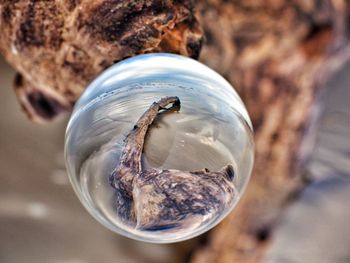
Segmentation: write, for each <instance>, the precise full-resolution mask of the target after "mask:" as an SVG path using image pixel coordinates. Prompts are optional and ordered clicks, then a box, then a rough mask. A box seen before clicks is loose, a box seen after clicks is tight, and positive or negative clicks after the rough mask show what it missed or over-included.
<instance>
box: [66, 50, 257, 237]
mask: <svg viewBox="0 0 350 263" xmlns="http://www.w3.org/2000/svg"><path fill="white" fill-rule="evenodd" d="M169 96H176V97H177V98H179V100H180V102H181V107H180V109H178V110H177V111H171V112H164V113H162V114H159V115H158V116H157V117H156V118H155V120H154V121H153V123H152V124H151V125H150V126H149V127H148V130H147V133H146V136H145V139H144V145H143V151H142V158H141V166H142V170H143V171H145V170H147V171H154V170H155V171H158V172H159V173H160V172H164V171H166V172H167V173H169V179H168V181H167V179H166V181H165V182H163V181H161V180H160V179H159V178H160V176H159V177H156V176H158V175H155V177H154V178H151V179H150V180H149V181H147V182H148V183H146V182H145V181H144V180H146V179H143V176H144V174H143V173H140V174H138V175H137V179H135V180H134V179H132V180H131V181H130V189H129V190H126V191H129V192H128V194H129V196H130V197H131V198H129V199H127V201H125V200H124V201H123V202H122V203H121V202H117V201H116V198H117V196H118V191H119V190H118V189H119V188H116V186H115V185H116V184H118V178H119V177H118V178H117V177H115V178H114V177H113V172H115V171H116V169H118V166H119V165H120V158H121V155H122V154H123V151H124V150H125V144H126V137H127V135H128V134H129V133H130V132H131V131H132V130H133V129H135V124H136V122H137V121H138V119H139V118H140V117H141V115H142V114H143V113H145V112H146V111H147V109H148V108H149V107H150V106H151V105H152V103H154V102H157V101H159V100H160V99H161V98H164V97H169ZM65 156H66V166H67V169H68V173H69V176H70V180H71V182H72V184H73V187H74V189H75V191H76V193H77V195H78V197H79V199H80V200H81V202H82V203H83V205H84V206H85V208H86V209H87V210H88V211H89V212H90V213H91V215H92V216H94V217H95V218H96V219H97V220H98V221H99V222H100V223H102V224H103V225H105V226H106V227H108V228H109V229H111V230H112V231H114V232H116V233H119V234H122V235H124V236H127V237H130V238H133V239H137V240H142V241H148V242H154V243H170V242H176V241H181V240H185V239H188V238H191V237H194V236H197V235H199V234H201V233H203V232H205V231H207V230H209V229H210V228H212V227H214V226H215V225H216V224H217V223H219V222H220V221H221V220H222V219H223V218H224V217H225V216H226V215H227V214H228V213H229V212H231V210H232V209H233V208H234V206H235V205H236V204H237V202H238V201H239V199H240V196H241V195H242V193H243V191H244V189H245V186H246V184H247V182H248V181H249V177H250V173H251V170H252V165H253V156H254V142H253V137H252V126H251V122H250V119H249V116H248V114H247V111H246V109H245V107H244V105H243V103H242V101H241V100H240V98H239V97H238V95H237V93H236V92H235V91H234V89H233V87H232V86H231V85H230V84H229V83H228V82H227V81H226V80H224V79H223V78H222V77H221V76H220V75H219V74H217V73H216V72H214V71H213V70H211V69H210V68H208V67H206V66H205V65H203V64H201V63H199V62H197V61H195V60H192V59H190V58H186V57H182V56H178V55H170V54H149V55H140V56H136V57H133V58H130V59H127V60H124V61H122V62H120V63H118V64H115V65H113V66H112V67H110V68H109V69H107V70H105V71H104V72H103V73H102V74H101V75H100V76H99V77H97V78H96V79H95V81H94V82H92V83H91V84H90V85H89V87H88V88H87V89H86V91H85V92H84V94H83V95H82V96H81V98H80V99H79V101H78V102H77V104H76V106H75V109H74V111H73V114H72V116H71V119H70V121H69V124H68V127H67V131H66V142H65ZM228 166H229V167H231V168H230V169H229V170H230V171H228V172H220V171H226V170H227V169H226V170H225V169H224V168H225V167H228ZM204 169H206V170H204ZM223 169H224V170H223ZM169 171H170V172H169ZM196 171H201V172H196ZM132 176H134V175H132ZM112 177H113V178H114V179H113V180H114V181H113V182H112V181H111V178H112ZM135 178H136V176H135ZM157 178H158V179H159V180H158V179H157ZM162 178H163V177H162ZM181 178H182V179H181ZM153 179H154V181H152V180H153ZM157 180H158V181H157ZM135 181H138V182H141V184H142V183H144V184H145V185H146V186H144V187H143V188H142V187H140V186H139V185H138V184H137V183H135ZM160 182H162V185H159V184H160ZM164 185H166V186H164ZM138 187H139V188H138ZM164 187H167V188H166V189H167V190H165V192H162V189H163V190H164V189H165V188H164ZM150 188H152V189H151V190H149V193H148V195H146V194H145V195H142V193H143V192H142V191H146V190H145V189H150ZM147 191H148V190H147ZM215 191H216V192H215ZM227 191H229V192H230V194H228V193H227ZM140 192H141V194H140ZM155 193H156V194H157V195H156V197H154V196H153V194H154V195H155ZM169 193H170V194H169ZM216 193H218V194H216ZM149 196H151V197H152V196H153V197H154V198H156V199H151V198H150V199H148V197H149ZM153 197H152V198H153ZM219 197H220V198H219ZM118 200H119V199H118ZM154 200H156V201H154ZM140 204H142V206H141V205H140ZM169 204H170V205H169ZM202 205H203V207H202V208H201V209H199V208H198V206H202ZM140 207H141V208H140ZM174 207H175V208H174ZM127 209H128V211H129V212H128V213H129V214H130V215H131V216H130V217H127V218H121V212H120V211H124V210H127ZM135 211H136V212H135ZM140 211H141V212H140ZM166 216H167V217H168V218H165V217H166ZM140 218H141V219H140ZM169 218H170V219H169ZM140 221H142V222H146V223H144V224H143V225H142V224H141V223H140ZM145 225H147V227H145ZM142 226H143V227H142Z"/></svg>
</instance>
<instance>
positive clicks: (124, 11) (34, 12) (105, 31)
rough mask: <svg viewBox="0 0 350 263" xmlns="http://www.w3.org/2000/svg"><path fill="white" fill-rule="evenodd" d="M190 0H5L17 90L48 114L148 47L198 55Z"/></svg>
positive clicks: (3, 22)
mask: <svg viewBox="0 0 350 263" xmlns="http://www.w3.org/2000/svg"><path fill="white" fill-rule="evenodd" d="M193 13H194V11H193V6H192V4H191V2H190V1H188V0H185V1H156V0H140V1H132V0H125V1H112V0H108V1H106V0H98V1H95V0H88V1H80V0H63V1H61V0H51V1H35V0H15V1H13V0H0V28H1V37H0V53H2V54H3V55H4V57H5V58H6V60H7V61H8V62H9V63H10V64H12V65H13V66H14V67H15V68H16V70H17V71H18V72H19V75H18V77H17V78H16V81H15V89H16V94H17V97H18V99H19V101H20V103H21V105H22V108H23V109H24V111H25V112H26V113H27V115H28V117H29V118H31V119H32V120H33V121H37V122H44V121H46V120H50V119H52V118H54V117H55V116H57V114H58V113H60V112H64V111H69V110H71V108H72V105H73V104H74V102H75V101H76V100H77V99H78V97H79V96H80V94H81V92H82V91H83V90H84V88H86V86H87V85H88V83H89V82H90V81H92V80H93V79H94V78H95V77H96V75H98V74H99V73H100V72H101V71H102V70H103V69H105V68H106V67H109V66H110V65H112V64H113V63H115V62H117V61H120V60H122V59H124V58H127V57H130V56H134V55H137V54H142V53H149V52H173V53H179V54H182V55H185V56H191V57H198V55H199V51H200V47H201V40H202V32H201V29H200V26H199V23H198V22H197V20H196V18H195V17H194V15H193Z"/></svg>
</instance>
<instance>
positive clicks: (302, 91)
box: [0, 0, 350, 263]
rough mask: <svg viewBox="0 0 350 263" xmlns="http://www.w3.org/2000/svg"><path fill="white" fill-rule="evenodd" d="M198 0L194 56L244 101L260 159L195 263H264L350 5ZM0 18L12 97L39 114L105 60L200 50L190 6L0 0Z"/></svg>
mask: <svg viewBox="0 0 350 263" xmlns="http://www.w3.org/2000/svg"><path fill="white" fill-rule="evenodd" d="M120 3H122V4H120ZM160 3H161V4H160ZM195 5H196V8H197V12H198V16H197V17H198V19H199V21H200V24H201V25H202V27H203V30H204V46H203V50H202V53H201V57H200V59H201V61H202V62H204V63H205V64H207V65H209V66H210V67H212V68H214V69H215V70H217V71H218V72H219V73H221V74H222V75H223V76H224V77H226V78H227V79H228V80H229V81H230V82H231V83H232V84H233V85H234V87H235V88H236V89H237V91H238V92H239V94H240V96H241V97H242V99H243V100H244V102H245V104H246V106H247V108H248V111H249V113H250V116H251V118H252V121H253V125H254V129H255V143H256V162H255V168H254V172H253V175H252V179H251V182H250V184H249V186H248V188H247V191H246V193H245V194H244V196H243V198H242V200H241V201H240V203H239V204H238V206H237V208H236V209H235V210H234V212H233V213H231V214H230V215H229V216H228V217H227V218H226V219H225V220H224V221H223V222H222V223H221V224H220V225H219V226H218V227H216V228H215V229H214V230H213V231H211V232H210V234H209V236H208V240H207V242H206V244H205V245H203V246H201V247H198V248H197V249H196V251H194V253H193V254H192V257H191V261H192V262H196V263H197V262H261V260H262V259H263V256H264V253H265V252H266V249H267V248H268V244H269V243H270V241H271V240H272V237H273V230H274V228H275V226H276V224H277V223H278V220H279V218H280V215H281V214H282V212H283V209H284V208H285V206H286V205H287V204H289V203H290V202H291V201H292V200H293V199H294V198H295V197H296V196H297V194H298V193H299V192H300V191H302V190H303V189H304V188H305V186H306V185H307V184H308V183H309V182H310V181H311V180H312V178H311V177H310V176H309V174H308V172H307V170H305V167H306V163H307V161H308V155H309V153H310V149H312V144H309V142H310V141H312V140H310V137H312V127H313V124H314V123H315V122H316V121H317V116H318V114H317V113H318V109H319V100H318V98H319V95H320V94H321V92H322V91H323V90H324V87H325V84H326V82H327V80H328V79H329V78H330V77H331V76H332V74H333V73H334V72H335V71H336V70H337V69H339V67H340V66H341V65H342V64H343V63H344V62H345V61H346V60H348V59H349V58H350V47H349V38H350V29H349V28H350V3H349V1H347V0H314V1H312V0H309V1H304V0H288V1H287V0H266V1H262V0H261V1H256V0H244V1H243V0H242V1H239V0H231V1H224V0H207V1H204V0H199V1H196V4H195ZM0 14H1V18H0V27H1V30H2V32H3V33H2V37H1V39H0V51H1V53H2V54H3V55H4V56H5V58H6V59H7V60H8V61H9V62H10V63H11V64H12V65H13V66H14V67H15V68H16V69H17V70H18V71H19V72H20V73H21V74H22V76H23V77H17V79H16V81H15V87H16V92H17V95H18V97H19V100H20V102H21V103H22V105H23V107H24V109H25V110H26V111H27V113H29V116H30V117H31V118H32V119H34V120H37V121H44V120H47V119H51V118H53V117H54V116H55V115H56V114H57V113H58V112H60V111H64V110H69V109H71V107H72V105H73V104H74V102H75V101H76V99H77V98H78V97H79V95H80V93H81V92H82V91H83V89H84V87H86V84H87V83H89V81H91V80H92V79H93V78H95V76H96V75H97V74H98V73H99V72H101V71H102V70H103V69H104V68H106V67H108V66H109V65H111V64H112V63H114V62H116V61H119V60H121V59H123V58H126V57H129V56H133V55H136V54H141V53H146V52H159V51H163V52H173V53H180V54H183V55H187V56H192V57H196V56H197V55H198V53H199V50H200V45H201V38H202V31H201V28H200V26H199V23H198V22H197V19H196V17H195V16H194V10H193V7H192V5H191V2H190V1H137V4H134V2H133V1H108V0H99V1H88V0H86V1H84V2H80V1H77V0H76V1H74V0H73V1H59V0H56V1H42V2H41V1H31V0H17V1H9V0H8V1H4V0H1V1H0ZM144 25H146V26H144ZM43 32H45V34H44V33H43Z"/></svg>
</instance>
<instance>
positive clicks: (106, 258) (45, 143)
mask: <svg viewBox="0 0 350 263" xmlns="http://www.w3.org/2000/svg"><path fill="white" fill-rule="evenodd" d="M349 68H350V67H348V69H349ZM13 75H14V72H13V70H12V69H11V68H10V67H9V66H8V65H6V64H5V62H4V61H3V60H1V59H0V86H1V87H0V90H1V95H0V115H1V117H0V167H1V172H0V262H4V263H12V262H16V263H17V262H29V263H30V262H38V263H40V262H66V263H83V262H126V263H127V262H170V263H171V262H180V261H181V256H180V255H179V253H178V251H184V250H186V249H188V248H190V246H191V242H184V243H179V244H177V245H152V244H145V243H142V242H136V241H132V240H129V239H127V238H123V237H121V236H118V235H116V234H114V233H112V232H110V231H108V230H107V229H105V228H104V227H102V226H101V225H100V224H98V223H97V222H96V221H95V220H93V219H92V217H91V216H89V214H88V213H87V212H86V211H85V210H84V208H83V207H82V205H81V204H80V203H79V201H78V199H77V197H76V196H75V194H74V192H73V190H72V187H71V185H70V183H69V181H68V179H67V175H66V173H65V167H64V160H63V140H64V130H65V126H66V122H67V119H60V120H57V121H55V122H54V123H52V124H49V125H46V126H41V125H36V124H33V123H31V122H29V121H28V120H27V119H26V117H25V116H24V114H23V113H22V112H21V110H20V107H19V105H18V103H17V101H16V98H15V95H14V92H13V91H12V79H13ZM330 85H332V93H330V94H327V95H326V96H324V98H323V99H324V100H325V101H326V102H327V105H330V106H327V107H326V108H325V109H324V114H323V118H322V121H321V122H320V123H321V125H320V126H319V127H317V130H318V136H317V137H316V138H317V145H318V147H317V148H316V149H315V150H314V155H313V156H314V157H313V158H312V160H311V162H310V165H309V170H310V172H311V173H312V174H313V175H314V176H315V178H316V179H317V182H315V183H314V184H313V185H312V186H311V187H310V188H309V189H308V190H307V191H306V192H305V193H304V194H303V196H302V198H301V200H300V202H298V203H296V204H295V205H293V206H292V207H291V208H290V209H289V210H288V212H287V213H286V215H285V216H284V219H283V221H282V224H281V226H280V227H279V229H278V231H277V234H276V240H275V242H274V244H273V246H272V248H271V250H270V252H269V255H268V256H267V257H266V262H272V263H284V262H286V263H287V262H288V263H289V262H306V263H313V262H315V263H316V262H317V263H322V262H325V263H326V262H327V263H328V262H330V263H341V262H350V227H349V222H350V209H349V201H348V200H350V180H349V179H348V178H349V177H347V174H349V171H350V161H349V157H350V139H349V135H350V134H349V132H348V131H349V130H350V113H349V112H350V109H349V108H350V106H349V100H350V89H349V88H348V85H350V76H348V75H347V74H346V71H344V72H342V73H341V74H340V75H339V76H337V77H336V79H335V80H334V81H333V82H331V83H330Z"/></svg>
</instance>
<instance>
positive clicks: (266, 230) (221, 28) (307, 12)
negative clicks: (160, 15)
mask: <svg viewBox="0 0 350 263" xmlns="http://www.w3.org/2000/svg"><path fill="white" fill-rule="evenodd" d="M198 8H199V10H200V13H201V21H202V24H203V27H204V31H205V38H206V41H205V45H204V48H203V50H202V54H201V58H202V60H203V62H204V63H206V64H208V65H209V66H212V67H213V68H215V69H216V70H218V71H219V72H220V73H221V74H223V75H224V76H225V77H226V78H227V79H229V80H230V82H231V83H232V84H233V85H234V86H235V88H236V89H237V90H238V91H239V93H240V95H241V96H242V98H243V100H244V102H245V103H246V105H247V108H248V111H249V113H250V116H251V117H252V121H253V124H254V128H255V142H256V162H255V169H254V172H253V176H252V179H251V181H250V184H249V186H248V189H247V192H246V193H245V195H244V196H243V198H242V200H241V201H240V203H239V204H238V207H237V208H236V210H234V212H233V213H231V214H230V215H229V217H228V218H227V219H226V220H224V221H223V222H222V224H220V225H219V226H218V227H217V228H215V229H214V230H213V231H212V232H211V233H210V234H209V237H208V243H207V244H206V245H205V246H203V247H201V248H199V249H198V250H197V251H196V252H195V253H194V254H193V255H192V260H191V261H192V262H195V263H203V262H208V263H209V262H218V263H219V262H240V263H241V262H261V260H262V259H263V256H264V252H265V251H266V249H267V248H268V244H269V242H270V241H271V239H272V235H273V230H274V227H275V225H276V224H277V223H278V219H279V216H280V214H281V212H282V211H283V208H284V207H285V205H286V204H288V203H290V202H291V200H292V199H293V198H295V197H296V195H297V194H298V193H299V192H300V191H301V190H302V189H303V188H304V187H305V186H306V185H307V183H308V182H309V180H310V179H311V178H309V176H308V173H307V171H306V170H305V169H304V167H305V163H306V162H307V157H308V153H309V152H308V148H307V147H304V146H305V141H306V140H307V137H309V136H311V137H312V130H311V129H310V128H311V127H312V123H313V122H314V121H316V119H317V107H318V99H317V98H318V95H319V94H320V92H322V88H323V87H324V86H325V84H326V82H327V80H328V78H329V77H330V76H331V75H332V73H334V72H335V71H336V70H337V69H338V68H339V67H340V66H341V65H342V64H343V63H344V62H345V61H346V60H347V59H349V57H350V48H349V47H347V46H348V45H349V36H350V35H349V34H350V30H349V26H350V22H349V21H350V20H349V14H350V3H349V1H345V0H344V1H337V0H335V1H332V0H320V1H289V0H288V1H287V0H286V1H284V0H280V1H273V0H271V1H215V0H214V1H201V2H200V3H199V4H198Z"/></svg>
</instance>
